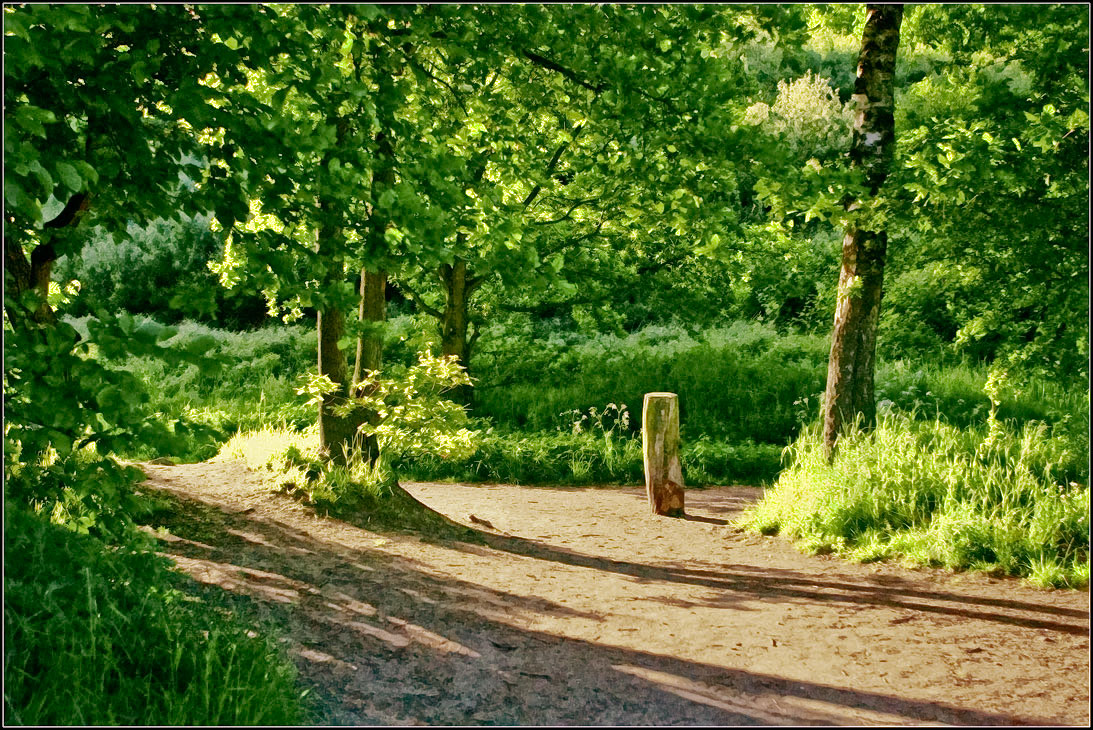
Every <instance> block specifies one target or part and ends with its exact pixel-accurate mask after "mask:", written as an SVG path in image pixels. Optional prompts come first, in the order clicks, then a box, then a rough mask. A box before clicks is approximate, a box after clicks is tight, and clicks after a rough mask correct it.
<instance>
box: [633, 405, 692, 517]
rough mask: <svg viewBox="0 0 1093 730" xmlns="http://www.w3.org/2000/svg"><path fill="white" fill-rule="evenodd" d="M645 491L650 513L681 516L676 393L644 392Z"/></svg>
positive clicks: (642, 441) (681, 479) (642, 430)
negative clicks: (651, 509)
mask: <svg viewBox="0 0 1093 730" xmlns="http://www.w3.org/2000/svg"><path fill="white" fill-rule="evenodd" d="M641 446H642V451H643V452H644V456H645V491H646V493H647V494H648V495H649V505H650V506H651V507H652V508H653V514H657V515H667V516H668V517H682V516H683V470H682V468H681V467H680V464H679V397H678V396H676V394H675V393H646V394H645V402H644V403H643V404H642V409H641Z"/></svg>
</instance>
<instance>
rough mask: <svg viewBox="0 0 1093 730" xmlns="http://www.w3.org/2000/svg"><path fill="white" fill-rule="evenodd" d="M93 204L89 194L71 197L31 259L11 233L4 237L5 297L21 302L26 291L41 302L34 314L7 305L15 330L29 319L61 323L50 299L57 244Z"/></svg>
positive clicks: (31, 253) (43, 322)
mask: <svg viewBox="0 0 1093 730" xmlns="http://www.w3.org/2000/svg"><path fill="white" fill-rule="evenodd" d="M89 202H90V198H89V196H88V195H87V193H76V194H75V195H73V196H72V197H71V198H69V200H68V203H66V204H65V207H64V210H62V211H61V212H60V213H59V214H58V215H57V217H56V218H54V219H53V220H50V221H47V222H46V223H45V224H44V225H43V226H42V228H43V229H44V230H43V232H42V240H41V243H39V244H38V246H37V247H36V248H35V249H34V250H33V251H31V252H30V257H29V258H28V257H27V254H26V252H25V251H24V250H23V247H22V246H21V245H20V244H19V243H17V242H16V241H15V239H14V238H13V237H12V236H11V235H10V233H9V234H8V235H5V236H4V283H5V287H6V291H5V298H11V299H13V300H15V301H18V300H19V299H21V298H22V296H23V295H24V294H25V293H26V292H28V291H34V292H37V294H38V299H39V301H38V306H37V307H35V309H34V310H33V311H31V312H23V311H21V310H20V309H18V308H17V307H9V306H7V303H6V302H5V307H4V308H5V311H6V312H7V315H8V320H9V321H10V322H11V324H12V326H13V327H15V326H17V325H18V324H20V323H22V322H23V321H25V320H29V321H30V322H33V323H35V324H38V325H49V324H53V323H55V322H56V321H57V316H56V314H55V313H54V312H53V308H52V307H51V306H49V299H48V297H49V280H50V276H51V275H52V274H53V264H54V262H55V261H56V260H57V250H56V247H55V246H54V242H55V240H56V238H57V237H59V236H65V235H71V234H70V233H69V232H70V231H71V230H72V229H73V228H74V227H75V226H76V225H78V224H79V222H80V219H81V218H82V217H83V214H84V213H85V212H86V211H87V207H88V204H89Z"/></svg>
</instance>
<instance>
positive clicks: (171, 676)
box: [4, 503, 307, 725]
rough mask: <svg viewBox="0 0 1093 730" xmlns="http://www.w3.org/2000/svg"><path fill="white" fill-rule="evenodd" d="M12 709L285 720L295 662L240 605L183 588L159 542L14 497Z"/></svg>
mask: <svg viewBox="0 0 1093 730" xmlns="http://www.w3.org/2000/svg"><path fill="white" fill-rule="evenodd" d="M4 532H5V535H4V539H5V550H6V552H5V563H4V589H5V594H4V634H5V653H4V676H5V683H4V710H5V719H6V720H7V722H10V723H12V724H20V725H54V724H56V725H283V724H297V723H300V722H302V721H304V720H306V719H307V718H306V711H305V707H304V703H303V701H302V693H301V692H300V690H299V689H298V688H297V687H296V685H295V676H296V674H295V668H294V667H293V666H292V664H291V663H290V662H289V661H288V659H287V658H286V657H285V656H284V655H283V653H282V651H281V650H280V649H279V648H278V647H277V645H276V643H275V642H274V641H273V640H271V639H269V638H266V637H265V636H264V635H262V634H261V633H259V632H255V631H253V630H251V629H249V628H248V626H247V625H246V623H245V622H244V620H243V619H242V618H241V617H239V616H232V615H229V614H228V613H227V612H226V611H224V610H222V609H219V608H217V607H215V606H211V605H209V604H208V603H205V602H202V601H201V600H200V599H196V598H195V597H194V596H191V595H189V592H187V591H186V590H183V589H184V588H185V587H186V586H187V584H188V579H185V578H184V577H183V576H180V575H178V574H177V573H174V572H172V571H169V570H168V563H167V561H166V560H165V559H163V558H160V557H158V556H156V555H154V554H153V553H150V552H147V551H145V550H140V549H135V548H132V547H124V546H123V547H112V546H108V545H106V544H104V543H102V542H100V541H98V540H96V539H94V538H92V537H90V536H88V535H80V534H76V533H74V532H71V531H69V530H67V529H65V528H63V527H59V526H57V525H53V524H50V523H49V522H48V521H47V520H45V519H43V518H42V517H40V516H38V515H35V514H33V513H31V512H29V511H27V510H25V509H24V508H21V507H18V506H16V505H15V504H14V503H9V504H8V505H7V509H6V510H5V518H4Z"/></svg>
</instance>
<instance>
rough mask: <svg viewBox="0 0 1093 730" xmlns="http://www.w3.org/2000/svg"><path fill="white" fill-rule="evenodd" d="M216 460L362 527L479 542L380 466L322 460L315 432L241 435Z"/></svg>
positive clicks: (268, 429) (271, 431)
mask: <svg viewBox="0 0 1093 730" xmlns="http://www.w3.org/2000/svg"><path fill="white" fill-rule="evenodd" d="M217 458H220V459H242V460H243V461H244V462H245V463H246V464H247V467H248V468H249V469H251V470H252V471H255V472H257V473H258V474H260V475H262V477H263V478H264V480H265V481H266V483H267V484H268V485H269V486H270V488H271V489H273V490H274V491H279V492H283V493H286V494H289V495H290V496H293V497H295V498H297V499H300V500H301V501H303V502H304V503H305V504H309V505H311V506H313V507H314V508H315V509H317V510H319V511H321V512H323V513H326V514H332V515H335V516H337V517H339V518H342V519H344V520H346V521H348V522H352V523H353V524H356V525H358V526H361V527H365V528H368V529H376V530H396V531H409V532H415V533H420V534H424V535H427V536H431V537H437V538H448V539H456V540H464V541H467V540H471V541H475V540H476V539H477V538H476V537H475V535H476V533H475V532H474V531H473V530H469V529H467V528H465V527H463V526H461V525H458V524H456V523H454V522H452V521H451V520H448V519H447V518H446V517H444V516H443V515H441V514H439V513H437V512H435V511H433V510H431V509H429V508H428V507H426V506H425V505H423V504H421V503H420V502H418V501H417V500H416V499H414V498H413V497H412V496H410V495H409V494H408V493H407V492H406V491H405V490H404V489H402V488H401V487H400V486H399V484H398V481H397V479H396V477H395V473H394V471H392V470H391V468H390V467H389V466H388V465H387V464H386V463H385V462H384V461H383V460H381V461H380V462H379V463H377V464H376V465H374V466H372V465H369V464H368V463H366V462H363V461H362V460H361V459H351V460H350V462H349V464H347V465H346V466H339V465H337V464H334V463H332V462H330V461H327V460H325V459H323V458H322V456H321V454H320V452H319V438H318V428H317V427H316V426H310V427H308V428H306V429H304V430H302V431H300V430H297V429H293V428H289V427H284V426H280V427H265V428H261V429H255V430H252V431H246V432H240V433H237V434H236V435H235V436H233V437H232V438H231V439H230V440H229V441H228V442H227V443H225V444H224V445H223V447H222V448H221V450H220V453H219V454H218V456H217Z"/></svg>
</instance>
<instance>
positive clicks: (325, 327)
mask: <svg viewBox="0 0 1093 730" xmlns="http://www.w3.org/2000/svg"><path fill="white" fill-rule="evenodd" d="M320 209H321V213H320V214H321V215H322V216H323V217H324V218H327V219H328V220H329V218H330V217H331V212H330V210H329V204H328V203H327V202H325V201H324V202H322V203H320ZM340 238H341V230H340V229H339V228H337V227H336V226H333V225H331V224H329V223H328V224H325V225H323V226H322V227H321V228H320V229H319V240H318V242H317V244H316V250H317V251H318V252H320V253H322V252H323V247H324V245H325V246H328V247H330V248H331V249H333V250H336V249H337V248H338V241H339V239H340ZM327 263H328V265H329V267H330V268H329V270H328V271H327V273H326V276H325V277H324V284H326V286H328V287H329V286H333V285H335V284H338V283H340V282H341V280H342V278H343V277H344V275H345V272H344V270H343V267H342V266H341V264H339V263H337V262H335V261H333V260H331V261H328V262H327ZM316 325H317V327H318V330H319V331H318V335H319V347H318V350H319V352H318V364H319V375H325V376H327V377H328V378H330V380H331V381H332V382H333V383H334V384H335V385H336V386H337V387H336V388H335V390H334V391H333V392H331V393H327V394H326V395H324V396H323V399H322V402H321V403H319V448H320V450H321V451H322V453H323V455H324V456H325V457H326V458H328V459H330V460H331V461H332V462H334V463H335V464H339V465H341V466H344V465H346V464H347V463H348V462H349V460H350V457H351V456H352V455H353V454H354V452H355V451H356V450H357V449H358V448H359V447H360V439H359V438H358V430H359V429H360V427H361V425H362V424H364V423H365V421H366V417H367V414H365V413H364V411H363V409H360V408H356V409H353V410H350V411H349V412H348V413H346V414H345V415H335V413H334V410H335V409H336V408H344V407H345V406H347V405H349V403H350V395H351V391H350V388H351V381H350V372H349V361H348V360H347V359H346V357H345V353H344V352H342V350H341V348H340V347H339V346H338V342H339V341H340V340H341V339H342V337H344V336H345V312H344V311H343V310H342V309H341V308H340V307H338V306H336V305H334V304H329V303H328V304H325V305H324V306H322V307H321V308H319V310H318V311H317V313H316Z"/></svg>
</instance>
